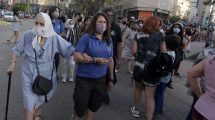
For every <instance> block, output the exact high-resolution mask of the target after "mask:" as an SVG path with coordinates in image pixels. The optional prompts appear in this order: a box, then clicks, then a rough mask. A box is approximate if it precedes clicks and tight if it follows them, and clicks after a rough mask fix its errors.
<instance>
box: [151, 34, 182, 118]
mask: <svg viewBox="0 0 215 120" xmlns="http://www.w3.org/2000/svg"><path fill="white" fill-rule="evenodd" d="M165 43H166V47H167V53H168V57H170V59H169V61H167V62H168V64H167V65H166V66H167V68H166V70H165V73H163V75H162V76H161V78H160V84H159V85H158V86H157V89H156V92H155V111H154V115H157V114H158V113H162V112H163V103H164V92H165V89H166V87H167V84H168V82H169V80H170V79H171V77H172V75H171V72H172V70H173V63H174V60H175V56H176V55H175V50H176V49H177V48H178V47H179V46H180V37H179V36H178V35H175V34H173V35H169V36H167V37H166V39H165Z"/></svg>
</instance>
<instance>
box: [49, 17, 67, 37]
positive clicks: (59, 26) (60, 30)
mask: <svg viewBox="0 0 215 120" xmlns="http://www.w3.org/2000/svg"><path fill="white" fill-rule="evenodd" d="M52 25H53V28H54V31H55V32H56V33H57V34H58V35H60V34H61V33H63V32H64V31H65V28H64V24H63V22H62V21H61V20H59V19H57V20H56V21H55V22H53V21H52Z"/></svg>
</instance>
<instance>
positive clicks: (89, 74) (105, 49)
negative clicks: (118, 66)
mask: <svg viewBox="0 0 215 120" xmlns="http://www.w3.org/2000/svg"><path fill="white" fill-rule="evenodd" d="M110 43H111V44H110V45H108V44H107V42H106V40H102V41H100V40H99V39H98V38H96V37H95V36H90V35H89V34H84V35H83V36H82V37H81V38H80V40H79V41H78V44H77V46H76V49H75V51H76V52H79V53H87V54H88V55H89V56H91V57H97V58H106V59H108V58H111V57H112V56H113V46H112V42H110ZM107 68H108V63H107V64H104V65H98V64H94V63H90V64H89V63H86V64H85V63H80V64H79V65H78V68H77V73H76V75H77V76H79V77H84V78H100V77H103V76H105V75H106V73H107Z"/></svg>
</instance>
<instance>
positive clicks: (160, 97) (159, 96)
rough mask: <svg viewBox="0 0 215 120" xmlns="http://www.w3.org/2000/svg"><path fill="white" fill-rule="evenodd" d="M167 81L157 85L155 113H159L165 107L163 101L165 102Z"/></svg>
mask: <svg viewBox="0 0 215 120" xmlns="http://www.w3.org/2000/svg"><path fill="white" fill-rule="evenodd" d="M166 86H167V83H162V82H161V83H160V84H159V85H158V86H157V89H156V91H155V111H154V115H156V114H158V113H159V112H161V111H162V109H163V102H164V92H165V89H166Z"/></svg>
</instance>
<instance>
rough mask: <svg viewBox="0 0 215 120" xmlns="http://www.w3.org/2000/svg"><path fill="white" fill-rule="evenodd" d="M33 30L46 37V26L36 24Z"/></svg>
mask: <svg viewBox="0 0 215 120" xmlns="http://www.w3.org/2000/svg"><path fill="white" fill-rule="evenodd" d="M33 32H34V33H35V34H36V35H37V36H40V37H45V27H38V26H34V27H33Z"/></svg>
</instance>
